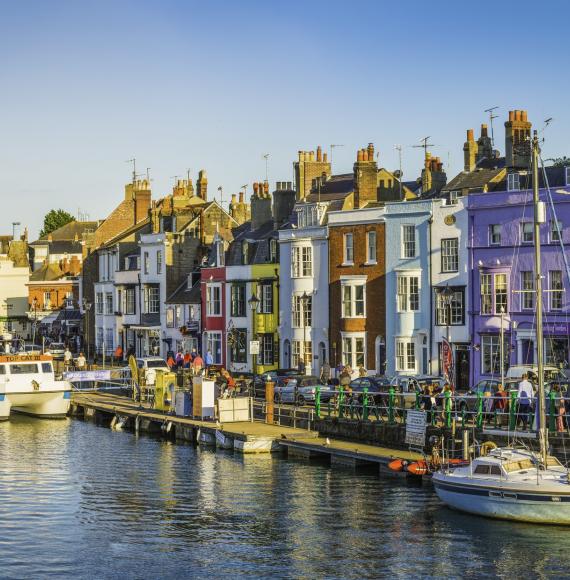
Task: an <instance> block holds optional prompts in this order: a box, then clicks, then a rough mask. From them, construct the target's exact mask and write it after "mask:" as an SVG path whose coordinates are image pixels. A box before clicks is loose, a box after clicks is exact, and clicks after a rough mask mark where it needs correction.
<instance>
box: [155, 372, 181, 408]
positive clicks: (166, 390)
mask: <svg viewBox="0 0 570 580" xmlns="http://www.w3.org/2000/svg"><path fill="white" fill-rule="evenodd" d="M175 391H176V373H168V372H159V371H158V370H157V371H156V385H155V390H154V408H155V409H157V410H158V411H170V409H171V408H173V407H174V392H175Z"/></svg>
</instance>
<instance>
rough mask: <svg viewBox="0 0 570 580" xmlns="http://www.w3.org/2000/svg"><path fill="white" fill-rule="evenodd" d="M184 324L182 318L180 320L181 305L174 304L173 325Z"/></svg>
mask: <svg viewBox="0 0 570 580" xmlns="http://www.w3.org/2000/svg"><path fill="white" fill-rule="evenodd" d="M182 324H184V320H182V305H181V304H176V306H174V326H181V325H182Z"/></svg>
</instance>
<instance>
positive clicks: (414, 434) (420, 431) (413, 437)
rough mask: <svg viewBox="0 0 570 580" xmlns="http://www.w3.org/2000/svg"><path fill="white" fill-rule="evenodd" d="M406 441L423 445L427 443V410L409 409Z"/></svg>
mask: <svg viewBox="0 0 570 580" xmlns="http://www.w3.org/2000/svg"><path fill="white" fill-rule="evenodd" d="M406 443H408V444H409V445H414V446H418V447H423V446H424V445H425V443H426V412H425V411H413V410H409V411H408V415H407V417H406Z"/></svg>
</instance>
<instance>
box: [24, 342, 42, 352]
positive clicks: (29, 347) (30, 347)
mask: <svg viewBox="0 0 570 580" xmlns="http://www.w3.org/2000/svg"><path fill="white" fill-rule="evenodd" d="M18 352H19V353H20V354H42V352H43V347H41V346H39V345H38V344H25V345H23V346H22V347H21V348H20V350H19V351H18Z"/></svg>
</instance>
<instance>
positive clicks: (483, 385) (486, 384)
mask: <svg viewBox="0 0 570 580" xmlns="http://www.w3.org/2000/svg"><path fill="white" fill-rule="evenodd" d="M518 383H519V381H518V380H515V379H506V380H505V385H504V387H505V391H506V392H507V397H508V396H509V392H510V391H511V390H513V389H514V390H516V389H518ZM500 384H501V381H500V379H484V380H482V381H479V382H478V383H477V384H476V385H475V386H474V387H473V388H472V389H469V390H468V391H467V392H465V393H461V394H457V395H456V397H455V403H456V407H457V409H458V410H459V411H463V410H465V411H469V412H475V411H477V393H481V395H483V393H491V397H495V396H496V395H497V391H498V390H499V385H500Z"/></svg>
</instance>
